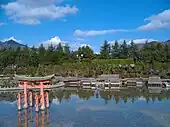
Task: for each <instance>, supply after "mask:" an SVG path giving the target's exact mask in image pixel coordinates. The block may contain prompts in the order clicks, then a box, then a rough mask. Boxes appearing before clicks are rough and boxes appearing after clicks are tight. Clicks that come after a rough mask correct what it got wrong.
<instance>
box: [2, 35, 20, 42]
mask: <svg viewBox="0 0 170 127" xmlns="http://www.w3.org/2000/svg"><path fill="white" fill-rule="evenodd" d="M9 40H13V41H15V42H18V43H21V42H22V40H17V39H16V38H15V37H14V36H12V37H9V38H5V39H3V40H1V41H2V42H5V41H9Z"/></svg>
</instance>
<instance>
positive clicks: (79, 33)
mask: <svg viewBox="0 0 170 127" xmlns="http://www.w3.org/2000/svg"><path fill="white" fill-rule="evenodd" d="M116 32H128V30H124V29H111V30H87V31H82V30H75V32H74V36H77V37H87V36H97V35H105V34H110V33H116Z"/></svg>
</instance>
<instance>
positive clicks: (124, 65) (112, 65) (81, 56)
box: [0, 41, 170, 77]
mask: <svg viewBox="0 0 170 127" xmlns="http://www.w3.org/2000/svg"><path fill="white" fill-rule="evenodd" d="M169 63H170V46H169V45H168V44H164V43H155V42H153V43H148V42H146V43H145V44H144V46H143V47H142V48H139V47H138V45H136V44H134V42H133V41H131V43H130V44H127V43H126V41H124V42H123V43H122V44H119V43H118V42H117V41H115V43H114V44H113V45H111V44H110V43H108V42H107V41H104V43H103V45H102V46H101V48H100V54H94V51H93V50H92V48H91V47H89V46H83V47H79V48H78V50H76V51H70V47H69V45H68V44H65V45H62V44H61V43H59V44H58V45H56V46H55V47H54V46H53V45H49V46H48V47H47V48H45V47H44V46H43V45H40V46H39V47H38V48H35V47H32V48H29V47H27V46H26V47H24V48H20V47H18V48H16V49H1V50H0V73H4V74H5V73H6V74H9V73H11V74H13V73H18V74H28V75H42V76H43V75H47V74H51V73H56V74H58V75H62V76H78V75H79V76H85V77H96V76H97V75H100V74H113V73H119V74H120V75H121V76H123V77H135V76H143V77H145V76H147V75H149V74H150V72H149V71H150V69H155V70H158V71H159V72H162V73H163V74H164V73H165V75H163V74H161V73H160V75H161V76H162V75H163V76H164V77H166V76H168V74H169V73H167V72H170V66H169ZM132 64H134V65H135V66H132Z"/></svg>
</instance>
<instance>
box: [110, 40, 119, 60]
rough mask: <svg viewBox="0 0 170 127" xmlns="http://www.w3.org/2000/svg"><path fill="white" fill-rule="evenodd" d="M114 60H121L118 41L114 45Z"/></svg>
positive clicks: (112, 51)
mask: <svg viewBox="0 0 170 127" xmlns="http://www.w3.org/2000/svg"><path fill="white" fill-rule="evenodd" d="M111 53H112V58H119V56H120V54H119V53H120V49H119V43H118V42H117V41H115V43H114V45H112V50H111Z"/></svg>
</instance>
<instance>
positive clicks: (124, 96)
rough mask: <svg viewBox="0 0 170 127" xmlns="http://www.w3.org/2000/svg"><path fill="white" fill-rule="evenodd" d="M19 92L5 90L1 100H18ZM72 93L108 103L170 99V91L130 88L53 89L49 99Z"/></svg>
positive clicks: (66, 96)
mask: <svg viewBox="0 0 170 127" xmlns="http://www.w3.org/2000/svg"><path fill="white" fill-rule="evenodd" d="M16 94H17V93H10V92H4V93H0V101H2V100H5V101H10V102H13V101H15V100H16ZM72 95H77V96H78V97H79V98H80V99H83V100H89V99H90V98H91V97H93V96H95V97H96V98H102V99H104V100H105V103H106V104H107V103H108V102H109V100H112V99H113V100H114V101H115V103H116V104H118V103H119V102H120V101H123V102H124V103H127V102H129V101H130V102H132V103H135V101H137V100H138V99H139V98H141V99H142V98H143V99H145V100H146V102H147V103H149V102H150V101H152V102H155V101H162V100H167V99H170V92H168V91H164V92H162V93H160V94H157V93H154V94H153V93H152V94H151V93H149V92H148V91H140V90H138V89H128V90H120V91H100V92H99V93H96V94H95V92H94V91H91V90H78V91H77V90H52V91H49V100H50V103H51V102H52V100H53V99H55V98H57V99H58V100H59V102H60V103H61V102H62V101H63V100H67V101H70V99H71V96H72Z"/></svg>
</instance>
